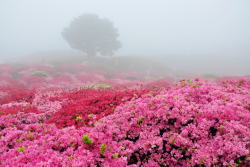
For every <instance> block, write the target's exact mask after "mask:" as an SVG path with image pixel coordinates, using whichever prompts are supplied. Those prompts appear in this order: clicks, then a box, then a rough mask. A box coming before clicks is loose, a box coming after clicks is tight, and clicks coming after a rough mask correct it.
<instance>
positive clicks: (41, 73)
mask: <svg viewBox="0 0 250 167" xmlns="http://www.w3.org/2000/svg"><path fill="white" fill-rule="evenodd" d="M30 75H31V76H37V77H47V76H49V73H48V72H46V71H32V72H31V73H30Z"/></svg>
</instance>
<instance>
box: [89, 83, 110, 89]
mask: <svg viewBox="0 0 250 167" xmlns="http://www.w3.org/2000/svg"><path fill="white" fill-rule="evenodd" d="M101 87H102V88H103V89H111V88H112V86H110V85H108V84H96V85H87V86H84V89H100V88H101Z"/></svg>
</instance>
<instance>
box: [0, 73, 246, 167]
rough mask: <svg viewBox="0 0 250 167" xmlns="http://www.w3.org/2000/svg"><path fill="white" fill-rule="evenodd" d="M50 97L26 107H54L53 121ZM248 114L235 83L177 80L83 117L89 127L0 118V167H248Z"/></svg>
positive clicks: (241, 83)
mask: <svg viewBox="0 0 250 167" xmlns="http://www.w3.org/2000/svg"><path fill="white" fill-rule="evenodd" d="M167 86H169V84H168V85H167ZM47 91H48V92H49V90H47ZM57 95H58V94H56V93H55V92H54V93H53V91H52V93H47V94H44V93H42V91H41V92H40V93H37V94H36V95H35V98H34V99H33V102H32V104H33V105H36V106H37V108H38V110H39V111H43V110H44V109H45V110H47V112H50V110H51V109H52V107H53V104H52V105H50V103H52V102H54V103H55V104H57V105H58V108H56V107H55V108H56V109H54V110H53V113H54V112H56V111H57V110H58V109H60V108H59V107H62V104H63V103H64V102H63V101H61V102H60V101H50V100H49V99H50V97H51V96H57ZM134 96H135V97H136V96H137V95H136V93H135V94H134ZM39 99H40V100H41V102H39ZM44 99H45V100H44ZM65 100H67V99H65ZM124 100H125V101H126V98H124ZM41 103H43V104H41ZM39 106H41V107H40V108H39ZM249 112H250V82H249V81H248V80H246V79H244V78H240V79H237V80H223V81H221V82H220V83H219V84H216V83H215V82H213V83H212V84H211V82H206V81H205V80H202V81H199V79H195V80H194V81H193V80H181V81H180V82H179V83H176V84H175V85H173V86H170V87H166V88H158V89H154V90H152V91H151V92H149V93H148V94H144V95H142V96H141V97H140V98H132V99H131V100H130V101H126V102H125V103H122V104H121V105H119V106H117V107H116V109H115V110H114V113H113V114H111V115H108V116H106V117H103V118H101V119H99V120H98V119H97V117H96V116H95V115H93V114H91V115H88V117H89V118H92V119H93V121H92V123H91V124H92V126H89V127H87V126H86V127H85V126H83V127H80V128H79V129H76V128H75V126H70V127H66V128H64V129H57V128H56V126H55V125H53V124H45V123H43V122H42V121H41V122H38V119H37V122H36V123H27V121H26V122H25V121H24V120H22V121H21V120H20V119H18V118H17V117H15V115H10V114H9V115H3V116H1V117H0V128H1V130H0V166H17V165H19V166H72V167H75V166H79V167H80V166H83V167H85V166H86V167H88V166H90V167H97V166H104V167H106V166H110V167H118V166H121V167H123V166H130V167H136V166H148V167H152V166H187V167H193V166H250V152H249V149H250V141H249V140H250V124H249V122H250V114H249ZM23 119H24V118H23ZM76 119H77V120H81V118H79V117H78V118H76ZM28 122H29V121H28Z"/></svg>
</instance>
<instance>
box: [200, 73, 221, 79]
mask: <svg viewBox="0 0 250 167" xmlns="http://www.w3.org/2000/svg"><path fill="white" fill-rule="evenodd" d="M201 77H202V78H213V79H218V78H220V77H219V76H217V75H214V74H203V75H202V76H201Z"/></svg>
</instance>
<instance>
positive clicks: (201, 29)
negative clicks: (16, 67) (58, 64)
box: [0, 0, 250, 60]
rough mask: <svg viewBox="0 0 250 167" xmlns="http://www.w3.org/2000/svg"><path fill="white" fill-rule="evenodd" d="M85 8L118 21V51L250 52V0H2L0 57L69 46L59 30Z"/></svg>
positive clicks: (178, 52) (169, 52)
mask: <svg viewBox="0 0 250 167" xmlns="http://www.w3.org/2000/svg"><path fill="white" fill-rule="evenodd" d="M84 13H94V14H97V15H98V16H99V17H100V18H108V19H109V20H111V21H113V22H114V27H115V28H118V29H119V30H118V33H119V34H120V37H119V40H120V41H121V42H122V45H123V47H122V48H121V49H119V50H118V52H116V54H117V55H128V54H130V55H131V54H132V55H159V54H201V55H202V54H223V55H247V56H250V0H155V1H153V0H150V1H147V0H81V1H80V0H41V1H34V0H0V60H2V59H6V58H10V57H16V56H24V55H27V54H30V53H32V52H35V51H50V50H56V49H66V50H68V49H71V48H70V46H69V44H68V43H67V42H66V41H65V40H64V39H63V37H62V36H61V32H62V30H63V27H68V26H69V24H70V21H72V20H73V18H74V17H78V16H79V15H82V14H84Z"/></svg>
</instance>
